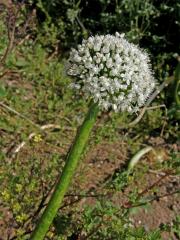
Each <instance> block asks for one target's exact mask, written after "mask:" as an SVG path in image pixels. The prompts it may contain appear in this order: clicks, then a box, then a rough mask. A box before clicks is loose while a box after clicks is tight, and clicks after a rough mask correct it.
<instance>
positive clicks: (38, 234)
mask: <svg viewBox="0 0 180 240" xmlns="http://www.w3.org/2000/svg"><path fill="white" fill-rule="evenodd" d="M98 110H99V109H98V106H97V104H94V103H92V104H91V105H90V108H89V111H88V113H87V116H86V118H85V120H84V122H83V124H82V126H81V127H80V128H79V131H78V132H77V135H76V138H75V140H74V143H73V145H72V147H71V149H70V151H69V154H68V155H67V159H66V164H65V166H64V169H63V171H62V174H61V177H60V179H59V181H58V183H57V185H56V188H55V190H54V192H53V194H52V197H51V199H50V201H49V203H48V205H47V207H46V209H45V210H44V213H43V215H42V217H41V218H40V220H39V222H38V224H37V226H36V228H35V230H34V232H33V234H32V236H31V238H30V239H31V240H42V239H44V237H45V235H46V233H47V231H48V229H49V227H50V225H51V223H52V221H53V219H54V217H55V216H56V213H57V211H58V209H59V207H60V205H61V203H62V201H63V198H64V195H65V193H66V192H67V190H68V187H69V185H70V183H71V180H72V178H73V175H74V172H75V170H76V168H77V165H78V162H79V160H80V157H81V154H82V153H83V150H84V147H85V144H86V142H87V140H88V137H89V135H90V132H91V130H92V128H93V125H94V123H95V121H96V117H97V114H98Z"/></svg>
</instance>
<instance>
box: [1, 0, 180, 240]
mask: <svg viewBox="0 0 180 240" xmlns="http://www.w3.org/2000/svg"><path fill="white" fill-rule="evenodd" d="M179 29H180V3H179V2H178V1H176V0H162V1H159V0H144V1H141V0H111V1H110V0H106V1H105V0H79V1H77V0H70V1H67V0H52V1H48V0H24V1H11V0H1V1H0V136H1V138H0V149H1V151H0V185H1V191H0V239H2V240H13V239H22V240H25V239H29V234H30V233H31V232H32V230H33V228H34V226H35V224H36V222H37V220H38V218H39V216H40V214H41V213H42V210H43V208H44V206H46V204H47V201H48V199H49V196H50V194H51V189H52V187H53V186H54V183H55V181H56V179H57V177H58V175H59V173H60V172H61V169H62V167H63V165H64V159H65V155H66V152H67V151H68V148H69V146H70V144H71V142H72V140H73V138H74V136H75V132H76V129H77V127H78V126H79V125H80V124H81V122H82V120H83V118H84V115H85V113H86V111H87V106H88V102H85V101H84V100H83V97H82V96H80V95H79V96H77V95H74V93H73V92H72V91H71V90H70V89H69V87H68V85H69V83H70V82H71V79H69V77H68V76H67V75H66V71H65V69H66V62H67V58H68V53H69V51H70V49H71V47H76V46H77V44H78V43H81V41H82V39H83V38H86V37H88V36H90V35H94V34H107V33H110V34H114V33H115V32H116V31H117V32H124V33H125V34H126V38H127V39H128V40H129V41H131V42H134V43H135V44H139V45H140V47H143V48H145V49H146V50H147V51H148V52H149V54H150V57H151V60H152V64H153V71H154V75H155V77H156V79H157V81H158V85H159V86H161V88H160V93H159V94H158V96H157V97H156V98H155V99H154V101H153V103H152V104H151V105H150V106H149V107H148V108H147V109H145V113H144V115H143V116H142V114H140V116H142V117H138V116H131V115H128V114H126V113H123V114H115V113H111V112H108V113H102V115H101V116H100V117H99V118H98V121H97V124H96V127H95V128H94V131H93V133H92V136H91V139H90V142H89V144H88V146H87V148H86V151H85V154H84V157H83V158H84V159H83V161H82V164H81V166H80V167H79V169H78V172H77V174H76V176H75V179H74V182H73V185H72V186H71V189H70V190H69V193H68V194H67V195H66V197H65V200H64V204H63V206H62V207H61V209H60V211H59V213H58V215H57V217H56V219H55V221H54V223H53V226H52V228H51V229H50V231H49V232H48V234H47V237H46V239H53V240H56V239H57V240H66V239H70V240H73V239H81V240H84V239H92V240H94V239H109V240H118V239H120V240H121V239H128V240H135V239H142V240H144V239H149V240H150V239H151V240H157V239H179V238H180V229H179V226H180V215H179V214H180V204H179V199H178V193H179V186H180V185H179V170H180V157H179V145H178V140H179V125H178V121H179V120H180V112H179V111H180V99H179V98H180V96H179V91H180V90H179V82H180V80H179V79H180V64H179V55H178V53H179V48H180V45H179V42H180V30H179ZM141 113H142V112H141ZM134 119H136V121H134ZM149 146H150V147H152V148H153V150H151V151H149V152H148V153H147V154H144V153H143V151H145V149H147V147H149ZM133 156H134V157H136V158H138V160H139V161H138V164H137V165H136V166H135V168H134V169H133V170H131V171H128V168H127V167H128V163H129V162H130V161H131V159H132V158H133Z"/></svg>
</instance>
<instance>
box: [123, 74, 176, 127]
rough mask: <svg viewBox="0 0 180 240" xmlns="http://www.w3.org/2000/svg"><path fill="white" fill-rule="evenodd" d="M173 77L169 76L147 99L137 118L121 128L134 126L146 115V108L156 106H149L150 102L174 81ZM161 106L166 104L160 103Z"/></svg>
mask: <svg viewBox="0 0 180 240" xmlns="http://www.w3.org/2000/svg"><path fill="white" fill-rule="evenodd" d="M172 79H173V77H170V78H168V80H165V81H164V82H163V83H162V84H161V85H160V86H159V87H158V89H157V90H156V91H155V92H154V93H153V94H152V95H151V97H150V98H149V99H148V100H147V102H146V104H145V106H144V107H143V108H142V110H141V112H140V114H139V115H138V117H137V118H135V119H134V120H133V121H132V122H130V123H129V124H128V125H126V126H122V127H120V128H119V129H124V128H129V127H133V126H134V125H136V124H137V123H138V122H139V121H140V120H141V119H142V117H143V116H144V113H145V112H146V110H148V109H153V108H154V107H153V106H152V107H148V106H149V105H150V103H151V102H152V101H153V100H154V99H155V98H156V96H157V95H158V94H159V93H160V92H161V91H162V90H163V89H164V88H165V87H167V86H168V84H169V83H170V82H171V81H172ZM159 107H165V105H164V104H163V105H160V106H159Z"/></svg>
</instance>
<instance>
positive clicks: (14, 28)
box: [1, 6, 20, 64]
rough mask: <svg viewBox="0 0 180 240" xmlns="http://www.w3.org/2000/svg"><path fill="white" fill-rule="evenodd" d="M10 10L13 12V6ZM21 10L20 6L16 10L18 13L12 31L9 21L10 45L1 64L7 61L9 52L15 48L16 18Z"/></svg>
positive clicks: (15, 16)
mask: <svg viewBox="0 0 180 240" xmlns="http://www.w3.org/2000/svg"><path fill="white" fill-rule="evenodd" d="M8 10H9V12H11V11H12V6H11V7H10V8H8ZM19 11H20V8H18V9H17V11H16V13H15V14H14V24H13V28H12V31H11V32H10V26H9V24H10V23H8V38H9V43H8V46H7V48H6V51H5V53H4V55H3V57H2V59H1V64H4V63H5V61H6V58H7V56H8V54H9V52H10V51H11V50H12V48H13V43H14V38H15V37H14V35H15V30H16V19H17V16H18V14H19ZM10 17H11V16H9V21H10Z"/></svg>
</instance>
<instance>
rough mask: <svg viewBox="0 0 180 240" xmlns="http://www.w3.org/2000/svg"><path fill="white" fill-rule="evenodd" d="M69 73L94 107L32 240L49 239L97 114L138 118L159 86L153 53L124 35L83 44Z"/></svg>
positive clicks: (72, 58)
mask: <svg viewBox="0 0 180 240" xmlns="http://www.w3.org/2000/svg"><path fill="white" fill-rule="evenodd" d="M67 73H68V75H70V76H72V77H73V79H74V82H73V83H72V84H71V87H72V88H73V89H74V90H76V91H78V92H81V93H82V95H83V96H84V97H85V98H86V99H89V100H90V107H89V111H88V113H87V116H86V117H85V120H84V122H83V124H82V126H81V127H80V128H79V129H78V131H77V135H76V138H75V140H74V142H73V144H72V146H71V148H70V151H69V153H68V154H67V158H66V163H65V166H64V169H63V171H62V174H61V176H60V178H59V181H58V183H57V184H56V187H55V189H54V192H53V194H52V196H51V198H50V200H49V203H48V205H47V207H46V208H45V210H44V212H43V214H42V216H41V218H40V220H39V222H38V224H37V226H36V227H35V230H34V232H33V234H32V236H31V240H41V239H44V237H45V235H46V233H47V231H48V229H49V227H50V226H51V224H52V221H53V219H54V217H55V216H56V213H57V211H58V209H59V207H60V206H61V204H62V201H63V198H64V195H65V193H66V192H67V191H68V188H69V185H70V184H71V180H72V178H73V175H74V173H75V170H76V168H77V166H78V164H79V161H80V157H81V155H82V152H83V150H84V147H85V145H86V143H87V141H88V138H89V135H90V132H91V130H92V128H93V126H94V124H95V122H96V118H97V115H98V113H100V112H101V111H106V110H110V109H111V110H113V111H115V112H120V113H121V112H124V111H127V112H129V113H134V112H135V113H136V112H138V110H139V108H140V107H142V106H143V105H144V104H145V102H146V100H147V99H148V97H149V96H150V95H151V93H152V91H153V90H154V88H155V84H156V82H155V79H154V77H153V74H152V71H151V65H150V60H149V56H148V54H147V53H146V52H145V51H144V50H141V49H140V48H139V47H138V46H136V45H134V44H132V43H129V42H128V41H127V40H126V39H125V38H124V34H119V33H116V34H115V35H109V34H108V35H96V36H94V37H92V36H91V37H89V38H88V39H87V40H83V41H82V44H80V45H78V47H77V49H72V51H71V53H70V58H69V68H68V70H67Z"/></svg>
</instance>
